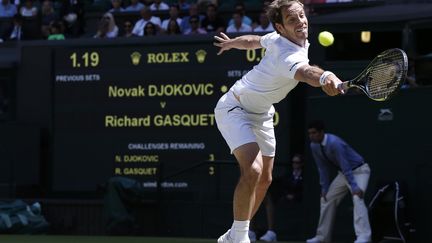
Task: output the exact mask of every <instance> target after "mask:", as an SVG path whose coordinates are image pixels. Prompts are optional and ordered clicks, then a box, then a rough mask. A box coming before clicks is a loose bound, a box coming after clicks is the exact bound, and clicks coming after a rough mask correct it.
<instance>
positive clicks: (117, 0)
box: [109, 0, 126, 13]
mask: <svg viewBox="0 0 432 243" xmlns="http://www.w3.org/2000/svg"><path fill="white" fill-rule="evenodd" d="M111 5H112V8H111V9H110V10H109V12H110V13H121V12H124V11H126V10H125V9H124V8H123V7H122V1H121V0H111Z"/></svg>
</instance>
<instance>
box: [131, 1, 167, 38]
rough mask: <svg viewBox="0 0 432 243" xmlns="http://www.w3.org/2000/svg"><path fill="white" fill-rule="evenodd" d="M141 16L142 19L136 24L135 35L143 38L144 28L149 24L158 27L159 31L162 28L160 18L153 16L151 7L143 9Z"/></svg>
mask: <svg viewBox="0 0 432 243" xmlns="http://www.w3.org/2000/svg"><path fill="white" fill-rule="evenodd" d="M140 14H141V19H140V20H138V21H137V22H136V23H135V26H134V28H133V30H132V33H133V34H134V35H137V36H143V35H144V27H145V26H146V24H147V23H148V22H152V23H153V24H155V25H157V28H158V29H159V28H160V25H161V20H160V18H159V17H155V16H153V14H152V12H151V10H150V8H149V7H145V8H143V9H141V11H140Z"/></svg>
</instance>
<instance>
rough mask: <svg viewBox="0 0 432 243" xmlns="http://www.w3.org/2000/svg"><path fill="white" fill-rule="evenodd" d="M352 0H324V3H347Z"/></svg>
mask: <svg viewBox="0 0 432 243" xmlns="http://www.w3.org/2000/svg"><path fill="white" fill-rule="evenodd" d="M352 1H353V0H326V3H348V2H352Z"/></svg>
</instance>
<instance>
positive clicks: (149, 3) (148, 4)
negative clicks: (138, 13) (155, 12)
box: [141, 0, 154, 7]
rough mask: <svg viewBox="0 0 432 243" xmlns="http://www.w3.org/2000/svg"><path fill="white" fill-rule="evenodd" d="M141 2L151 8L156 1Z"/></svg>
mask: <svg viewBox="0 0 432 243" xmlns="http://www.w3.org/2000/svg"><path fill="white" fill-rule="evenodd" d="M141 2H142V3H144V6H146V7H150V6H151V5H152V4H153V2H154V0H141Z"/></svg>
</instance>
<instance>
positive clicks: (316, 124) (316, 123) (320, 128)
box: [308, 120, 325, 131]
mask: <svg viewBox="0 0 432 243" xmlns="http://www.w3.org/2000/svg"><path fill="white" fill-rule="evenodd" d="M312 128H315V129H316V130H317V131H324V129H325V125H324V122H323V121H321V120H315V121H311V122H310V123H309V125H308V129H312Z"/></svg>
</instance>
